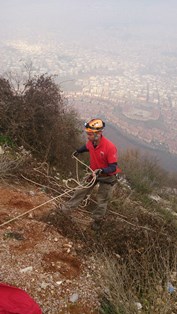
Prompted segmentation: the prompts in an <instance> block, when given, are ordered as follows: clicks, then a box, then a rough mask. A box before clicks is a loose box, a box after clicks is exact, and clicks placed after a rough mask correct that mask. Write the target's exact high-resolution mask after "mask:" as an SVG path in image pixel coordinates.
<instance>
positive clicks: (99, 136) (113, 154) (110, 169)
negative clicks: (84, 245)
mask: <svg viewBox="0 0 177 314" xmlns="http://www.w3.org/2000/svg"><path fill="white" fill-rule="evenodd" d="M104 127H105V123H104V122H103V121H102V120H101V119H92V120H91V121H89V122H87V123H85V131H86V134H87V138H88V141H87V143H86V145H84V146H82V147H80V148H79V149H77V150H76V151H75V152H74V153H73V155H74V156H77V155H78V154H80V153H84V152H89V154H90V168H91V169H92V170H93V171H94V173H95V174H96V176H97V178H96V182H95V184H97V183H99V187H98V192H97V205H96V208H95V210H94V211H93V219H94V222H93V224H92V229H94V230H99V229H100V226H101V222H102V219H103V217H104V215H105V214H106V210H107V205H108V201H109V199H110V197H111V195H112V191H113V186H114V184H115V183H116V181H117V178H116V174H117V173H119V172H121V170H120V169H119V168H118V166H117V158H118V157H117V148H116V146H115V145H114V144H113V143H112V142H111V141H109V140H108V139H107V138H106V137H104V136H103V129H104ZM93 187H94V185H92V186H91V187H89V188H88V189H86V188H84V189H78V190H76V192H75V193H74V195H73V196H72V197H71V199H70V200H69V201H68V202H67V203H66V204H65V205H64V206H63V207H62V211H63V212H65V213H67V211H69V210H71V209H73V208H75V207H77V206H78V205H79V204H80V203H81V201H82V200H83V199H84V198H85V196H86V195H87V194H90V192H91V190H92V189H93Z"/></svg>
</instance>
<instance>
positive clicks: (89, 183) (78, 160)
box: [0, 156, 96, 227]
mask: <svg viewBox="0 0 177 314" xmlns="http://www.w3.org/2000/svg"><path fill="white" fill-rule="evenodd" d="M72 157H73V158H75V159H76V160H77V162H80V163H81V164H83V165H84V166H85V167H86V168H88V169H89V170H90V171H91V175H90V176H92V179H91V181H90V182H88V183H87V184H86V185H82V184H81V183H80V182H79V181H77V180H75V179H68V180H66V184H67V182H68V181H71V180H72V181H74V182H75V183H76V184H77V187H75V188H71V187H68V188H69V191H65V192H64V193H62V194H60V195H58V196H56V197H53V198H52V199H50V200H48V201H46V202H44V203H42V204H40V205H38V206H36V207H34V208H31V209H29V210H28V211H26V212H25V213H23V214H20V215H18V216H16V217H14V218H12V219H9V220H7V221H5V222H3V223H2V224H0V227H3V226H5V225H8V224H10V223H11V222H13V221H15V220H17V219H19V218H21V217H24V216H25V215H27V214H29V213H31V212H32V211H34V210H35V209H37V208H40V207H42V206H44V205H46V204H48V203H51V202H53V201H54V200H56V199H58V198H61V197H63V196H64V195H66V194H68V193H69V192H71V191H75V190H77V189H81V188H85V189H88V188H90V187H91V186H93V185H94V184H95V181H96V175H95V173H94V172H93V170H92V169H91V168H90V167H89V166H87V165H86V164H85V163H83V162H82V161H81V160H80V159H78V158H77V157H75V156H72ZM77 173H78V167H77ZM22 177H23V178H24V179H26V180H28V181H31V182H33V183H35V182H34V181H32V180H30V179H27V178H25V177H24V176H22ZM77 178H78V174H77ZM38 185H40V184H38ZM41 186H43V187H44V185H41Z"/></svg>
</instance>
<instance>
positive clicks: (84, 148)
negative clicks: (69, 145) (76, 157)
mask: <svg viewBox="0 0 177 314" xmlns="http://www.w3.org/2000/svg"><path fill="white" fill-rule="evenodd" d="M76 151H77V152H78V153H79V154H82V153H85V152H88V151H89V150H88V149H87V147H86V145H83V146H81V147H80V148H78V149H76Z"/></svg>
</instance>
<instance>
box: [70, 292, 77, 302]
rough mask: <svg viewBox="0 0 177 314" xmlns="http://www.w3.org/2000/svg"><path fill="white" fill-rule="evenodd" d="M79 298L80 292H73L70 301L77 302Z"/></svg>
mask: <svg viewBox="0 0 177 314" xmlns="http://www.w3.org/2000/svg"><path fill="white" fill-rule="evenodd" d="M78 299H79V295H78V293H73V294H72V295H71V296H70V298H69V301H70V302H72V303H75V302H77V300H78Z"/></svg>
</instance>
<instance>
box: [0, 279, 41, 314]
mask: <svg viewBox="0 0 177 314" xmlns="http://www.w3.org/2000/svg"><path fill="white" fill-rule="evenodd" d="M0 314H42V311H41V309H40V307H39V305H38V304H37V303H36V302H35V301H34V300H33V299H32V298H31V297H30V296H29V295H28V294H27V293H26V292H25V291H23V290H21V289H19V288H16V287H12V286H9V285H6V284H2V283H0Z"/></svg>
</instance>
